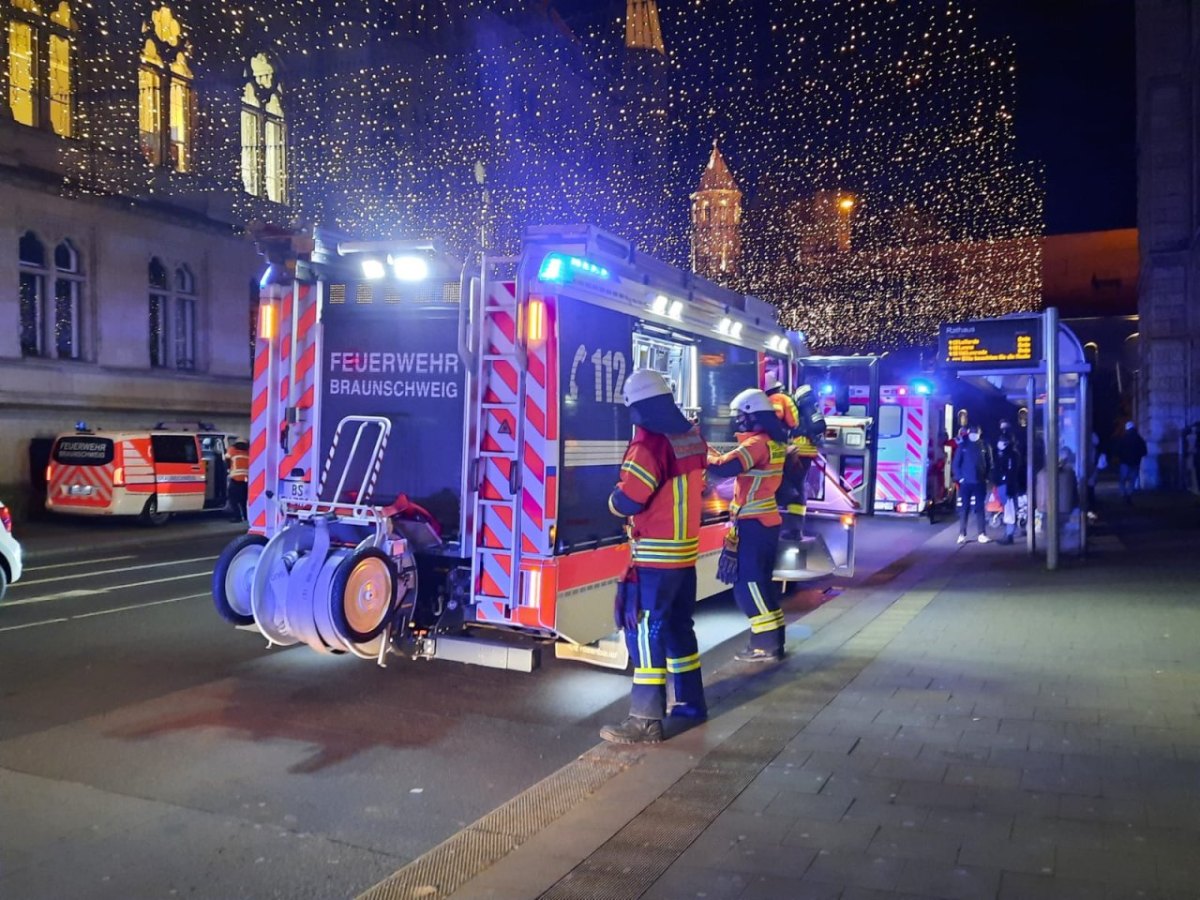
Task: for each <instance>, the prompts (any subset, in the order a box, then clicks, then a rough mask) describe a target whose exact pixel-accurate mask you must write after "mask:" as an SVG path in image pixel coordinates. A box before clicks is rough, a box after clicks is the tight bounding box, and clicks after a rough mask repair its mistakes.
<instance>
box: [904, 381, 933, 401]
mask: <svg viewBox="0 0 1200 900" xmlns="http://www.w3.org/2000/svg"><path fill="white" fill-rule="evenodd" d="M909 386H910V387H911V388H912V389H913V393H914V394H920V395H921V396H922V397H928V396H929V395H930V394H932V393H933V382H932V381H930V380H929V379H928V378H914V379H913V380H912V381H910V382H909Z"/></svg>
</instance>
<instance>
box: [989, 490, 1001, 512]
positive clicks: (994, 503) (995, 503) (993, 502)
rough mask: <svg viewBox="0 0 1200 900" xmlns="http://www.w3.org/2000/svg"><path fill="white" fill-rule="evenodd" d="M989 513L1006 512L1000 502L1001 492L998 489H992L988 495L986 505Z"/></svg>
mask: <svg viewBox="0 0 1200 900" xmlns="http://www.w3.org/2000/svg"><path fill="white" fill-rule="evenodd" d="M984 509H986V510H987V511H988V512H989V513H998V512H1003V511H1004V504H1003V503H1001V502H1000V492H999V491H998V490H997V489H996V488H992V490H991V493H989V494H988V497H987V503H986V504H985V505H984Z"/></svg>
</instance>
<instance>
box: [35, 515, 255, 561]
mask: <svg viewBox="0 0 1200 900" xmlns="http://www.w3.org/2000/svg"><path fill="white" fill-rule="evenodd" d="M245 530H246V524H245V523H244V522H243V523H241V524H235V523H233V522H230V521H229V520H228V519H227V518H226V517H225V515H224V514H223V513H221V512H219V511H218V512H205V513H184V514H180V515H177V516H173V517H172V518H171V519H170V520H169V521H168V522H167V523H166V524H165V525H162V526H159V527H157V528H156V527H154V526H150V525H143V524H141V523H140V522H138V521H136V520H132V519H126V518H120V519H113V518H101V517H95V518H89V517H87V516H54V517H51V518H42V519H38V520H36V521H30V522H23V523H21V524H19V525H17V526H15V527H14V529H13V531H14V534H15V536H16V538H17V540H18V541H20V543H21V548H22V550H23V551H24V560H25V565H26V566H32V565H37V564H39V563H43V562H46V561H50V560H54V559H57V558H60V557H65V556H71V555H72V554H75V553H77V552H78V548H79V547H81V546H87V547H90V548H93V549H96V548H104V549H109V550H128V549H131V548H138V547H146V546H150V545H153V544H169V543H173V542H181V541H188V540H194V539H196V538H203V537H208V536H210V535H229V537H230V538H231V539H232V537H233V536H234V535H236V534H240V533H243V532H245Z"/></svg>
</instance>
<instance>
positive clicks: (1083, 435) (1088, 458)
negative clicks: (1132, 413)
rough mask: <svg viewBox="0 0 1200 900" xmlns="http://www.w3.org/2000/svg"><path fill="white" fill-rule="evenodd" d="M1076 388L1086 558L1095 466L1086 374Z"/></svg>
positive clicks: (1081, 536)
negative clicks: (1090, 498) (1090, 494)
mask: <svg viewBox="0 0 1200 900" xmlns="http://www.w3.org/2000/svg"><path fill="white" fill-rule="evenodd" d="M1078 378H1079V382H1078V387H1077V388H1076V390H1075V402H1076V403H1077V404H1078V408H1077V410H1076V416H1075V417H1076V419H1077V421H1078V422H1079V456H1078V457H1077V458H1076V461H1075V466H1076V472H1078V473H1079V475H1080V476H1082V477H1081V478H1080V481H1081V483H1082V485H1083V490H1081V491H1080V492H1079V555H1080V556H1087V541H1088V511H1089V510H1090V509H1091V504H1090V502H1089V498H1088V492H1089V487H1090V485H1091V478H1092V471H1093V468H1094V466H1095V465H1096V461H1095V459H1094V458H1093V457H1094V456H1095V448H1094V447H1092V398H1091V396H1090V393H1091V392H1090V390H1089V387H1090V386H1089V384H1088V374H1087V373H1085V372H1081V373H1079V376H1078Z"/></svg>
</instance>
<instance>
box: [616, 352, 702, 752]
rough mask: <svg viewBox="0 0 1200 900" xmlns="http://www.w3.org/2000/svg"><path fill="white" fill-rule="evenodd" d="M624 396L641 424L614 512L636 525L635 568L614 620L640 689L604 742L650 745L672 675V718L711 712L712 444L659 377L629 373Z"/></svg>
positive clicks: (658, 733) (657, 736)
mask: <svg viewBox="0 0 1200 900" xmlns="http://www.w3.org/2000/svg"><path fill="white" fill-rule="evenodd" d="M623 399H624V401H625V405H626V406H627V407H629V411H630V418H632V419H633V422H634V426H635V428H634V434H633V440H632V441H631V442H630V443H629V446H628V447H627V448H626V450H625V457H624V460H623V461H622V463H621V475H620V480H619V481H618V482H617V486H616V488H615V489H614V490H613V492H612V495H611V496H610V497H609V500H608V508H609V511H610V512H612V514H613V515H616V516H622V517H626V518H628V520H629V531H630V549H631V556H632V566H631V568H630V570H629V572H627V573H626V576H625V578H624V579H623V580H622V582H621V584H620V585H619V586H618V592H617V602H616V606H615V608H614V617H615V619H616V625H617V628H619V629H624V631H625V641H626V644H627V645H628V647H629V655H630V657H631V658H632V659H633V665H634V669H633V690H632V692H631V694H630V702H629V718H627V719H626V720H625V721H624V722H622V723H621V724H620V725H606V726H605V727H604V728H602V729H601V730H600V736H601V737H602V738H604V740H606V741H611V742H613V743H617V744H642V743H650V744H652V743H657V742H658V741H661V740H662V738H663V730H662V720H663V718H664V717H665V716H666V714H667V710H666V708H665V707H666V691H667V678H668V677H670V679H671V683H672V688H673V690H674V694H675V705H674V706H673V707H672V708H671V710H670V714H671V715H672V716H674V717H678V718H687V719H704V718H706V717H707V715H708V708H707V706H706V705H705V702H704V685H703V683H702V682H701V678H700V648H699V645H698V644H697V643H696V630H695V626H694V624H693V621H692V610H693V609H694V607H695V605H696V559H697V557H698V555H699V550H700V507H701V493H702V492H703V490H704V466H705V462H706V460H707V457H708V445H707V444H706V443H705V442H704V438H702V437H701V436H700V429H699V428H698V427H697V426H695V425H693V424H692V423H691V422H689V421H688V420H687V419H686V418H685V417H684V415H683V413H682V412H681V411H680V410H679V407H677V406H676V405H675V398H674V396H673V395H672V394H671V387H670V385H669V384H667V380H666V379H665V378H664V377H663V376H662V375H660V374H659V373H658V372H655V371H652V370H650V369H639V370H638V371H636V372H634V373H633V374H631V375H630V376H629V378H628V379H626V381H625V387H624V390H623Z"/></svg>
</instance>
